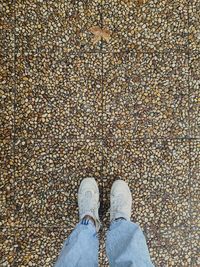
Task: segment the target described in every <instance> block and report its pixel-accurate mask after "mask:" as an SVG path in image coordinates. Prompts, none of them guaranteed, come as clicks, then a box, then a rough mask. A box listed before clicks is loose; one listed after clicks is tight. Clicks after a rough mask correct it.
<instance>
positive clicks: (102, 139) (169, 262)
mask: <svg viewBox="0 0 200 267" xmlns="http://www.w3.org/2000/svg"><path fill="white" fill-rule="evenodd" d="M0 17H1V23H0V30H1V42H0V50H1V54H0V63H1V69H0V79H1V87H0V95H1V99H0V118H1V123H0V157H1V161H0V169H1V184H0V189H1V192H0V206H1V214H0V220H1V223H0V229H1V235H0V236H1V244H0V266H13V267H14V266H15V267H23V266H24V267H26V266H37V267H41V266H43V267H50V266H53V263H54V262H55V259H56V257H57V255H58V253H59V251H60V248H61V246H62V243H63V240H64V239H65V238H66V237H67V235H68V234H69V233H70V232H71V230H72V229H73V228H74V226H75V225H76V223H77V222H78V208H77V200H76V199H77V189H78V186H79V184H80V181H81V180H82V178H83V177H88V176H90V177H91V176H92V177H95V178H96V179H97V181H98V184H99V187H100V191H101V199H102V203H101V210H100V212H101V218H102V220H103V225H104V230H103V231H101V234H100V236H101V249H100V255H99V256H100V266H102V267H103V266H108V261H107V258H106V256H105V245H104V242H103V237H104V234H105V229H106V227H108V221H109V213H108V208H109V191H110V187H111V184H112V183H113V181H114V180H115V179H117V178H119V177H121V178H122V179H124V180H126V181H127V182H128V183H129V185H130V188H131V191H132V194H133V199H134V203H133V212H132V214H133V215H132V219H133V220H134V221H135V222H137V223H139V224H140V225H141V227H142V229H143V230H144V233H145V235H146V238H147V242H148V246H149V249H150V253H151V257H152V260H153V262H154V264H155V266H157V267H172V266H174V267H183V266H186V267H190V266H191V267H198V266H200V260H199V259H198V249H199V239H198V237H199V234H200V231H199V226H200V223H199V220H198V215H199V213H200V210H199V207H198V202H199V180H200V179H199V178H200V177H199V176H198V173H199V157H198V154H199V147H200V139H199V138H200V131H199V121H200V120H199V117H198V112H199V99H200V91H199V85H200V68H199V67H200V66H199V65H200V30H199V29H200V2H199V1H198V0H190V1H189V0H175V1H170V0H143V1H142V0H135V1H134V0H133V1H128V0H126V1H125V0H124V1H122V0H121V1H120V0H112V1H106V0H102V1H100V0H93V1H90V0H84V1H83V0H82V1H76V0H68V1H67V0H57V1H54V0H46V1H45V0H24V1H22V0H16V1H11V0H1V1H0ZM94 26H99V27H100V28H101V29H103V30H104V31H105V32H106V30H109V31H110V33H109V31H108V32H107V33H108V35H109V34H110V40H109V42H107V41H106V39H105V38H103V39H101V40H100V41H99V42H97V43H94V41H93V40H94V36H93V34H92V33H91V32H90V29H91V27H94ZM103 37H104V36H103Z"/></svg>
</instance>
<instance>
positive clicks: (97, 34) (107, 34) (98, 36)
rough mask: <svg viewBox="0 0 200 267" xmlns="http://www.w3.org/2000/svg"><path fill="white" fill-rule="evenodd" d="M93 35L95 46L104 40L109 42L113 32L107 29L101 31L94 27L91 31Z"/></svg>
mask: <svg viewBox="0 0 200 267" xmlns="http://www.w3.org/2000/svg"><path fill="white" fill-rule="evenodd" d="M89 31H90V32H91V33H93V34H94V38H93V44H96V43H97V42H99V41H100V40H101V38H102V39H104V40H105V41H106V42H109V40H110V38H111V37H110V35H111V32H110V31H109V30H107V29H105V28H103V29H101V28H100V27H99V26H93V27H91V28H90V29H89Z"/></svg>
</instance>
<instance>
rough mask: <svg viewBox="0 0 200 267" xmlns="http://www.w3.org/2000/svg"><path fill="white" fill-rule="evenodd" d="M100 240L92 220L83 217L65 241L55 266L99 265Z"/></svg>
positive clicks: (93, 266) (92, 266)
mask: <svg viewBox="0 0 200 267" xmlns="http://www.w3.org/2000/svg"><path fill="white" fill-rule="evenodd" d="M98 247H99V241H98V237H97V232H96V229H95V226H94V224H93V222H92V221H91V220H88V219H83V220H81V222H80V223H79V224H78V225H77V226H76V228H75V229H74V231H73V232H72V233H71V235H70V236H69V237H68V238H67V240H66V241H65V242H64V245H63V248H62V251H61V253H60V256H59V257H58V260H57V262H56V264H55V267H66V266H67V267H85V266H88V267H97V266H98Z"/></svg>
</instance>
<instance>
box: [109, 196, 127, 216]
mask: <svg viewBox="0 0 200 267" xmlns="http://www.w3.org/2000/svg"><path fill="white" fill-rule="evenodd" d="M126 204H127V201H126V200H125V199H124V195H123V194H119V195H117V196H115V198H114V199H113V201H112V207H111V211H110V212H111V213H112V214H113V213H116V212H118V211H121V210H122V207H124V206H126Z"/></svg>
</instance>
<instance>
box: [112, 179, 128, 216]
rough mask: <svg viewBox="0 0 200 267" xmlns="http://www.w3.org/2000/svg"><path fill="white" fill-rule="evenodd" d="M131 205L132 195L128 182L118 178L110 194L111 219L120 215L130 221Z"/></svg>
mask: <svg viewBox="0 0 200 267" xmlns="http://www.w3.org/2000/svg"><path fill="white" fill-rule="evenodd" d="M131 206H132V196H131V191H130V189H129V186H128V184H127V183H126V182H125V181H123V180H116V181H115V182H114V183H113V185H112V188H111V194H110V221H113V220H115V219H117V218H120V217H123V218H124V219H126V220H127V221H130V218H131Z"/></svg>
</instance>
